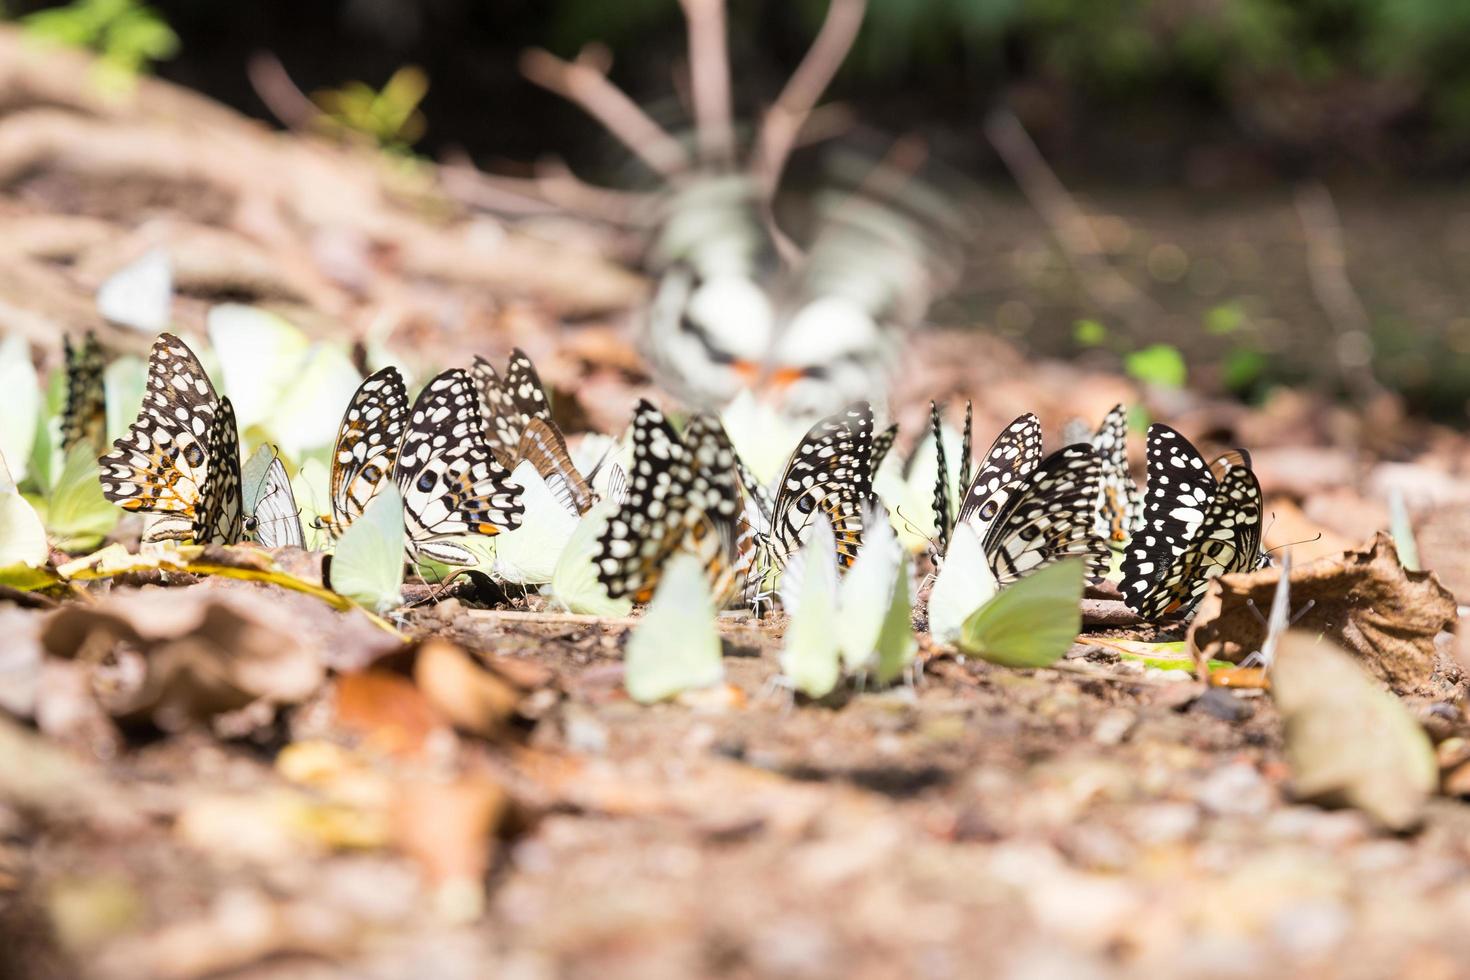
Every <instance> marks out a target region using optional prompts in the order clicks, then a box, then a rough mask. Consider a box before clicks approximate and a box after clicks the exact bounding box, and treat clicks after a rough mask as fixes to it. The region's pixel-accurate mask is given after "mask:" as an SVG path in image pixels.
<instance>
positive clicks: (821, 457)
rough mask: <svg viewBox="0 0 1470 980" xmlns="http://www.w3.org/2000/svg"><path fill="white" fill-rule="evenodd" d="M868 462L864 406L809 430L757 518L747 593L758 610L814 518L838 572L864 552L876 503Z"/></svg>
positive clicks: (868, 421) (869, 416) (868, 417)
mask: <svg viewBox="0 0 1470 980" xmlns="http://www.w3.org/2000/svg"><path fill="white" fill-rule="evenodd" d="M872 463H873V409H872V407H871V406H870V405H868V404H867V403H866V402H860V403H858V404H856V405H853V406H851V407H849V408H847V409H844V410H843V411H841V412H837V413H834V414H832V415H829V416H827V417H826V418H824V419H822V420H821V421H819V422H817V423H816V424H815V425H813V426H812V427H811V429H809V430H808V431H807V433H806V435H805V436H803V437H802V440H801V442H800V444H798V446H797V447H796V451H795V452H794V453H792V454H791V458H790V460H788V461H787V463H786V469H785V472H783V473H782V475H781V479H780V481H779V482H778V483H777V484H776V493H775V495H774V497H773V498H772V499H771V501H770V513H769V515H761V518H760V522H761V525H762V527H763V529H764V530H762V531H761V532H760V533H758V535H757V537H756V540H755V556H754V566H755V574H754V575H753V576H751V580H750V589H749V590H748V594H747V599H748V600H749V601H750V602H751V604H752V605H756V606H757V607H758V606H759V605H760V603H761V601H762V600H763V599H764V598H765V596H767V595H769V594H770V592H771V590H772V589H773V588H774V584H775V583H774V580H775V578H776V576H777V575H778V574H779V573H780V572H781V571H782V570H783V569H784V568H785V567H786V565H787V563H788V562H789V561H790V560H791V557H792V556H793V555H795V554H796V553H797V551H798V550H799V549H800V548H801V546H802V545H803V544H804V543H805V541H806V532H807V530H808V528H810V527H811V525H812V522H813V521H814V520H815V519H816V515H817V514H818V513H821V514H825V515H826V516H827V519H828V520H829V521H830V522H831V524H832V530H833V534H834V536H835V538H836V545H837V555H836V558H837V564H838V567H839V568H841V569H846V568H850V567H851V566H852V563H853V561H855V560H856V559H857V553H858V549H859V548H861V547H862V540H863V521H864V512H865V509H866V508H870V507H872V506H873V503H874V500H875V497H874V495H873V465H872ZM751 496H752V499H754V500H756V501H761V500H762V498H761V497H760V496H756V495H754V494H752V495H751Z"/></svg>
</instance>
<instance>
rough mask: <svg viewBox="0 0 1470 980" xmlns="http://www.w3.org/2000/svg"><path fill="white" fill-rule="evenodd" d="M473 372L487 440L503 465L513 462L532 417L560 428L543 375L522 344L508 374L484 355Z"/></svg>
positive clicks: (474, 365) (512, 359) (509, 464)
mask: <svg viewBox="0 0 1470 980" xmlns="http://www.w3.org/2000/svg"><path fill="white" fill-rule="evenodd" d="M470 373H471V374H472V375H473V376H474V378H475V383H476V385H477V386H478V388H479V392H480V407H481V410H482V411H483V412H484V413H485V440H486V442H487V443H489V446H490V449H491V450H492V451H493V452H494V453H495V456H496V458H497V459H499V460H500V462H501V463H502V464H503V465H506V466H511V465H513V463H514V460H515V459H516V458H517V457H516V452H517V450H518V448H519V446H520V443H521V438H522V436H523V434H524V433H525V431H526V428H527V426H528V425H530V423H531V420H532V419H540V420H541V421H542V422H544V423H546V425H547V426H549V427H550V428H551V429H552V430H553V431H555V430H556V425H555V423H554V422H552V419H551V402H550V401H549V400H548V399H547V397H546V389H545V388H544V387H543V386H542V384H541V376H540V375H538V374H537V373H536V366H535V365H534V364H532V363H531V359H530V358H529V357H528V356H526V353H525V351H523V350H521V349H520V348H519V347H517V348H514V349H513V350H512V351H511V352H510V360H509V362H508V363H507V364H506V368H505V374H504V376H502V375H501V374H500V373H499V372H497V371H496V370H495V367H494V365H492V364H491V363H490V362H489V361H487V360H485V359H484V358H483V357H476V358H475V363H474V364H473V366H472V367H471V368H470Z"/></svg>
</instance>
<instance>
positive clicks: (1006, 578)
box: [980, 442, 1109, 586]
mask: <svg viewBox="0 0 1470 980" xmlns="http://www.w3.org/2000/svg"><path fill="white" fill-rule="evenodd" d="M1101 479H1102V460H1101V459H1099V458H1098V455H1097V453H1096V452H1094V451H1093V449H1092V447H1091V446H1090V445H1088V444H1087V443H1085V442H1084V443H1077V444H1076V445H1072V446H1067V447H1065V448H1063V449H1059V450H1057V451H1056V452H1054V453H1052V454H1051V455H1050V456H1048V457H1047V458H1046V459H1045V460H1043V461H1042V462H1041V463H1040V465H1038V466H1037V467H1036V468H1035V469H1034V470H1032V471H1031V472H1030V473H1029V474H1028V475H1027V476H1026V477H1025V478H1024V479H1022V480H1020V481H1018V482H1017V483H1016V484H1015V485H1013V486H1012V487H1011V489H1010V493H1009V495H1008V499H1007V502H1006V506H1005V509H1004V510H1003V511H1001V513H1000V515H999V516H998V517H997V518H996V519H995V520H994V521H993V522H991V524H990V525H989V528H988V529H987V531H986V533H985V537H984V538H982V539H981V542H980V544H981V547H982V549H983V550H984V552H985V557H986V558H987V559H988V560H989V561H990V568H991V571H992V572H994V573H995V580H996V582H997V583H998V584H999V585H1002V586H1005V585H1009V584H1010V583H1012V582H1015V581H1016V580H1017V579H1020V578H1023V577H1024V576H1026V575H1029V574H1031V573H1032V572H1034V571H1036V570H1037V569H1039V568H1041V567H1043V566H1045V565H1049V564H1051V563H1052V562H1056V561H1061V560H1063V559H1065V558H1081V559H1083V564H1084V565H1085V567H1086V571H1087V576H1088V578H1089V579H1091V580H1093V581H1100V580H1101V579H1102V577H1103V576H1104V575H1105V574H1106V573H1107V569H1108V555H1109V550H1108V546H1107V544H1106V543H1105V542H1104V541H1102V540H1101V539H1100V538H1098V536H1097V534H1096V532H1095V528H1096V523H1097V501H1098V488H1099V486H1100V484H1101Z"/></svg>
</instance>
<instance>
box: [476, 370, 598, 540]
mask: <svg viewBox="0 0 1470 980" xmlns="http://www.w3.org/2000/svg"><path fill="white" fill-rule="evenodd" d="M470 373H471V374H472V375H474V378H475V381H476V383H477V385H478V387H479V392H480V407H481V410H482V411H483V412H484V416H485V441H486V442H487V443H488V444H489V447H490V451H491V452H492V453H494V454H495V458H496V460H498V461H499V462H500V464H501V465H502V466H504V467H505V468H506V469H508V470H513V469H515V466H516V464H517V463H518V462H520V461H521V460H528V461H530V463H531V464H532V465H533V466H535V467H536V472H537V473H538V474H540V476H541V479H543V480H545V481H546V485H547V487H548V488H549V489H550V490H551V492H552V495H553V496H555V497H556V499H557V500H558V501H560V502H561V504H562V506H564V507H565V508H566V509H567V510H568V511H570V512H572V513H574V514H578V515H581V514H585V513H586V512H587V510H588V508H590V507H591V506H592V504H593V503H594V502H595V501H596V499H597V495H596V494H595V493H594V492H593V490H592V487H591V485H590V484H589V483H588V482H587V479H586V478H585V477H583V476H582V474H581V473H580V472H579V471H578V470H577V467H576V465H575V464H573V463H572V458H571V455H570V453H568V451H567V441H566V437H565V436H564V435H563V434H562V431H561V429H560V428H558V427H557V425H556V423H555V422H554V421H553V420H552V417H551V403H550V401H549V400H548V399H547V397H546V389H545V388H544V387H543V386H542V384H541V378H540V376H539V375H538V374H537V373H536V367H535V365H534V364H532V363H531V359H530V358H529V357H527V356H526V353H525V352H524V351H522V350H521V349H520V348H515V349H514V350H512V351H511V353H510V360H509V361H508V362H507V364H506V369H505V375H504V377H502V376H501V375H500V374H499V373H498V372H497V371H496V370H495V368H494V366H493V365H492V364H490V362H489V361H487V360H485V359H484V358H483V357H476V358H475V363H474V365H473V366H472V367H471V368H470Z"/></svg>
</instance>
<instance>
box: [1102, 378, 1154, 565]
mask: <svg viewBox="0 0 1470 980" xmlns="http://www.w3.org/2000/svg"><path fill="white" fill-rule="evenodd" d="M1092 448H1093V449H1095V450H1097V454H1098V456H1099V457H1100V458H1101V459H1102V482H1101V487H1100V489H1099V491H1098V492H1099V499H1098V522H1097V533H1098V535H1099V536H1100V537H1102V538H1103V539H1104V540H1106V541H1107V542H1109V544H1110V545H1111V546H1112V547H1115V548H1121V547H1122V546H1123V545H1124V544H1125V543H1126V542H1127V541H1128V539H1129V538H1130V537H1132V535H1133V530H1134V528H1135V526H1136V525H1137V523H1138V521H1139V520H1140V519H1141V517H1142V516H1143V508H1142V501H1140V500H1139V497H1138V487H1137V485H1136V484H1134V482H1133V474H1132V472H1131V471H1130V470H1129V469H1128V409H1127V408H1126V407H1124V406H1123V405H1121V404H1119V405H1114V406H1113V408H1112V410H1111V411H1109V412H1108V414H1107V415H1106V416H1104V417H1103V421H1102V425H1100V426H1098V429H1097V432H1096V433H1095V434H1094V435H1093V436H1092Z"/></svg>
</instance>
